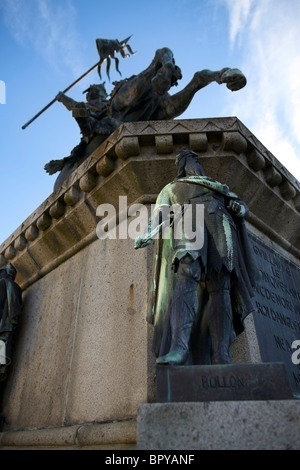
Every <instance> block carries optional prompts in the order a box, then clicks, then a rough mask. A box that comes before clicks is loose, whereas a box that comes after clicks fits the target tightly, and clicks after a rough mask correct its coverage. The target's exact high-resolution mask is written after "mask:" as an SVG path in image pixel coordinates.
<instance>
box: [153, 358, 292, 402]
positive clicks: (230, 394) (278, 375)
mask: <svg viewBox="0 0 300 470" xmlns="http://www.w3.org/2000/svg"><path fill="white" fill-rule="evenodd" d="M292 398H293V395H292V392H291V389H290V387H289V383H288V378H287V373H286V370H285V366H284V364H283V363H270V364H266V363H265V364H226V365H213V366H196V365H195V366H167V365H164V366H157V367H156V401H157V402H167V403H171V402H198V401H200V402H207V401H238V400H243V401H245V400H286V399H292Z"/></svg>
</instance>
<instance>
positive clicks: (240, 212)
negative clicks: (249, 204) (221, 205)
mask: <svg viewBox="0 0 300 470" xmlns="http://www.w3.org/2000/svg"><path fill="white" fill-rule="evenodd" d="M228 209H230V210H231V211H232V212H233V213H234V214H235V215H236V216H237V217H244V216H245V213H246V209H245V207H244V205H243V204H241V203H240V202H238V201H235V200H234V199H231V200H230V201H229V205H228Z"/></svg>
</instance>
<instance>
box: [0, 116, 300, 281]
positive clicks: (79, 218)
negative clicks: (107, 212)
mask: <svg viewBox="0 0 300 470" xmlns="http://www.w3.org/2000/svg"><path fill="white" fill-rule="evenodd" d="M183 148H191V149H192V150H194V151H196V152H198V153H199V155H200V156H201V157H202V163H203V167H204V170H205V171H206V173H207V174H208V175H209V176H211V177H213V178H215V179H217V180H219V181H221V182H223V183H226V184H228V186H229V187H230V189H231V190H232V191H234V192H236V193H237V194H239V195H240V196H241V198H242V199H243V200H244V201H245V202H246V203H247V204H248V206H249V208H250V219H251V223H252V224H253V225H255V226H257V228H258V229H259V230H261V231H264V232H265V233H266V234H268V236H270V234H274V239H275V238H276V242H278V241H279V243H281V245H282V246H283V247H284V249H288V251H290V252H291V253H292V254H293V255H294V256H295V257H296V258H300V234H299V226H300V183H299V181H298V180H296V178H295V177H293V176H292V175H291V174H290V173H289V172H288V170H287V169H286V168H285V167H284V166H283V165H282V164H281V163H280V162H279V161H278V160H277V159H276V158H275V157H274V156H273V155H272V154H271V153H270V152H269V151H268V150H267V149H266V148H265V147H264V146H263V144H262V143H261V142H260V141H259V140H258V139H257V138H256V137H255V136H254V135H253V134H252V133H251V132H250V131H249V130H248V129H247V128H246V127H245V126H244V125H243V124H242V123H241V122H240V121H239V120H238V119H237V118H236V117H229V118H213V119H192V120H174V121H150V122H135V123H126V124H123V125H122V126H121V127H120V128H119V129H117V130H116V131H115V132H114V133H113V134H112V135H111V136H109V138H108V139H107V140H106V141H105V142H103V143H102V144H100V145H99V146H98V147H97V148H96V149H95V150H94V152H93V153H92V154H91V155H90V156H89V157H88V158H87V159H86V160H85V161H84V162H83V163H82V164H81V165H80V166H79V167H78V169H77V170H76V171H74V172H73V173H72V175H71V176H70V177H69V178H68V179H67V180H66V181H64V182H63V184H62V186H61V187H60V188H59V189H57V190H56V191H54V192H53V193H52V194H51V195H50V196H49V197H48V198H47V200H46V201H45V202H44V203H43V204H41V206H39V207H38V208H37V209H36V211H35V212H34V213H33V214H32V215H31V216H29V217H28V218H27V219H26V220H25V221H24V222H23V224H22V225H21V226H20V227H19V228H18V229H17V230H16V231H15V232H14V233H13V234H12V235H11V236H10V237H9V238H8V239H7V240H6V241H4V242H3V243H2V245H1V246H0V265H4V264H5V263H7V262H12V263H13V264H14V265H15V266H16V268H17V271H18V278H17V281H18V283H19V284H20V285H21V287H22V288H23V289H25V288H26V287H28V286H29V285H31V284H32V283H33V282H35V281H36V280H37V279H39V278H40V277H41V276H43V275H45V274H46V273H47V272H49V271H50V270H52V269H54V268H55V267H56V266H57V265H58V264H60V263H62V262H63V261H64V260H66V259H67V258H68V257H70V256H72V255H73V254H74V253H76V252H77V251H79V250H80V249H82V248H83V247H84V246H85V245H86V244H87V243H90V242H91V241H92V240H94V239H96V225H97V223H98V221H99V218H97V216H96V209H97V206H98V205H99V204H103V203H111V204H114V205H115V206H116V207H117V206H118V197H119V195H127V196H128V203H129V204H131V203H133V202H135V201H136V200H141V198H143V197H144V195H145V194H146V195H147V194H151V195H152V198H153V201H152V202H154V200H155V197H156V195H157V194H158V192H159V191H160V190H161V189H162V187H163V186H164V185H165V184H167V183H168V182H170V180H171V179H172V177H174V176H175V174H176V168H175V165H174V160H175V156H176V154H177V153H178V152H179V151H180V150H181V149H183Z"/></svg>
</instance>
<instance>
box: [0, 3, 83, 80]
mask: <svg viewBox="0 0 300 470" xmlns="http://www.w3.org/2000/svg"><path fill="white" fill-rule="evenodd" d="M1 10H2V12H3V16H4V20H5V24H6V25H7V27H8V29H9V30H10V32H11V34H12V35H13V37H14V38H15V40H16V41H17V42H18V43H19V44H21V45H22V46H24V47H33V48H34V49H35V50H36V51H37V52H38V53H39V54H40V55H41V56H42V57H43V59H44V60H46V61H47V62H48V63H49V64H50V65H51V66H52V67H55V68H56V69H58V70H63V69H65V68H66V67H67V68H68V69H69V71H70V72H71V73H72V74H73V75H74V76H78V74H79V73H80V72H82V69H83V67H82V64H81V61H82V59H81V58H80V47H79V38H78V37H77V34H76V26H75V21H76V11H75V9H74V8H73V6H72V3H71V1H70V0H65V1H64V2H53V1H49V0H13V1H12V0H1V3H0V11H1Z"/></svg>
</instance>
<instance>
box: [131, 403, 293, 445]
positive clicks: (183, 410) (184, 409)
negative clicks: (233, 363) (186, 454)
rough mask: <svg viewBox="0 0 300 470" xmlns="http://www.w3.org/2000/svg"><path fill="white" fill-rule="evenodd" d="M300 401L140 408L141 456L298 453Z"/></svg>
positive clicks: (142, 405) (149, 405) (172, 404)
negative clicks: (159, 453)
mask: <svg viewBox="0 0 300 470" xmlns="http://www.w3.org/2000/svg"><path fill="white" fill-rule="evenodd" d="M299 427H300V401H295V400H278V401H231V402H230V401H227V402H207V403H151V404H141V405H140V407H139V414H138V449H139V450H163V451H166V450H189V451H193V450H299V449H300V440H299Z"/></svg>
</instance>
